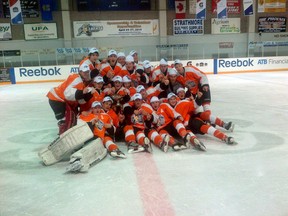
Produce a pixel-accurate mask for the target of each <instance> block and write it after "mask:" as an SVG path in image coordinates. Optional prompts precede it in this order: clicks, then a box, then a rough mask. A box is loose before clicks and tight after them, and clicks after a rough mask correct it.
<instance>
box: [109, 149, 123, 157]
mask: <svg viewBox="0 0 288 216" xmlns="http://www.w3.org/2000/svg"><path fill="white" fill-rule="evenodd" d="M109 154H110V155H111V157H114V158H127V157H126V155H125V154H124V153H123V152H121V151H120V150H119V149H115V150H113V151H111V152H109Z"/></svg>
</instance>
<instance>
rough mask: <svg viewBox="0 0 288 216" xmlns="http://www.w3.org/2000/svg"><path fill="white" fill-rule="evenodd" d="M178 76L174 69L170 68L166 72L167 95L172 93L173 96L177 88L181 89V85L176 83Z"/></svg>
mask: <svg viewBox="0 0 288 216" xmlns="http://www.w3.org/2000/svg"><path fill="white" fill-rule="evenodd" d="M178 76H179V74H178V72H177V71H176V70H175V69H174V68H171V69H170V70H169V71H168V80H169V85H168V89H167V91H166V92H167V93H170V92H173V93H174V94H176V93H177V90H178V89H179V88H182V87H183V86H182V84H181V83H180V82H178V81H177V78H178Z"/></svg>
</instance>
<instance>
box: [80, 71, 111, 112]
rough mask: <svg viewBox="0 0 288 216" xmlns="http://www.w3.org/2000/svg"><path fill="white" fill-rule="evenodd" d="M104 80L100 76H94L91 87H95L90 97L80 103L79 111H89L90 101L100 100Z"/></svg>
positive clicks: (102, 93)
mask: <svg viewBox="0 0 288 216" xmlns="http://www.w3.org/2000/svg"><path fill="white" fill-rule="evenodd" d="M103 85H104V80H103V77H102V76H96V77H95V78H94V79H93V87H94V89H95V91H94V93H93V94H92V97H91V98H90V100H89V101H88V102H87V103H84V104H80V111H89V110H90V109H91V106H92V103H93V102H94V101H102V100H103V98H104V97H105V95H106V94H105V92H104V91H103Z"/></svg>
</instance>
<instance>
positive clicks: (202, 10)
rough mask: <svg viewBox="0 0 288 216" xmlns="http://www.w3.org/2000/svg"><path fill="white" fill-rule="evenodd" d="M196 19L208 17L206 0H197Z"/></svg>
mask: <svg viewBox="0 0 288 216" xmlns="http://www.w3.org/2000/svg"><path fill="white" fill-rule="evenodd" d="M196 19H206V0H197V4H196Z"/></svg>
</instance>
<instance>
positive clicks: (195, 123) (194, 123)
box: [168, 93, 235, 151]
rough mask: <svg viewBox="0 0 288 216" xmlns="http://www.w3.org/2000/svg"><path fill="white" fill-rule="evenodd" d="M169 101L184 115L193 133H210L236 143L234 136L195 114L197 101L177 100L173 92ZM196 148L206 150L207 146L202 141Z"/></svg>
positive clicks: (185, 122) (225, 140)
mask: <svg viewBox="0 0 288 216" xmlns="http://www.w3.org/2000/svg"><path fill="white" fill-rule="evenodd" d="M168 102H169V104H170V105H171V107H174V109H175V111H176V112H178V113H180V114H181V116H182V117H183V122H184V125H185V126H186V128H187V129H189V130H191V131H192V132H193V133H201V134H209V135H212V136H214V137H216V138H218V139H220V140H222V141H224V142H225V143H227V144H235V141H234V138H233V137H228V136H227V135H226V134H224V133H222V132H221V131H219V130H217V129H215V128H214V127H212V126H211V125H208V124H206V123H205V122H204V121H203V120H202V119H201V118H200V117H199V116H198V115H194V111H195V110H196V108H197V105H196V102H195V101H190V100H180V101H179V100H177V96H176V95H175V94H173V93H170V94H169V97H168ZM195 148H197V149H199V150H203V151H205V150H206V147H205V146H204V145H203V143H202V142H200V143H199V145H196V146H195Z"/></svg>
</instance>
